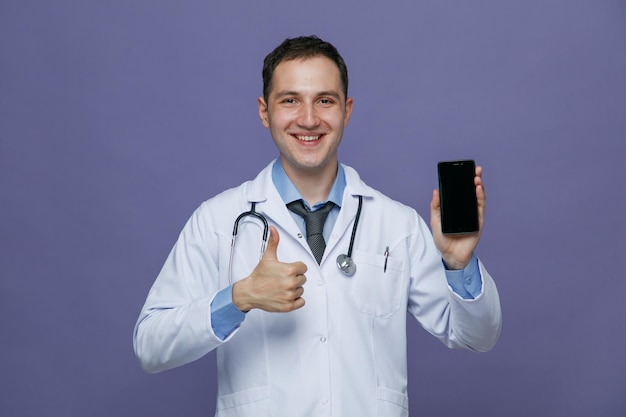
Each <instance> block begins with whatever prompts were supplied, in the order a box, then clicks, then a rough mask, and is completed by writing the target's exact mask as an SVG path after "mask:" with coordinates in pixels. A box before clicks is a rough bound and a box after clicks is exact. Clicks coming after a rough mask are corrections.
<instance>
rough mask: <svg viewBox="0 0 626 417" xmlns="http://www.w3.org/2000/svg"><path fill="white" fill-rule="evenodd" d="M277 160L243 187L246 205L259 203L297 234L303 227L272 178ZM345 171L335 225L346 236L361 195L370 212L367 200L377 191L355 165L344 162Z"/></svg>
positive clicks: (329, 246) (262, 210)
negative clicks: (300, 226) (367, 182)
mask: <svg viewBox="0 0 626 417" xmlns="http://www.w3.org/2000/svg"><path fill="white" fill-rule="evenodd" d="M274 162H275V160H274V161H272V162H271V163H270V164H269V165H267V166H266V167H265V168H264V169H263V170H262V171H261V172H260V173H259V174H258V175H257V177H256V178H255V179H254V180H252V181H249V182H247V183H246V184H245V186H244V193H243V194H244V198H245V200H246V205H247V206H248V207H249V206H250V204H251V203H257V211H259V212H260V213H262V214H263V215H264V216H265V217H266V218H267V219H268V221H269V222H270V223H273V224H275V225H280V227H281V228H282V229H284V230H285V231H286V232H287V233H290V234H293V235H296V234H297V233H299V231H300V229H299V228H298V225H297V224H296V223H295V222H294V220H293V218H292V216H291V214H290V213H289V210H288V209H287V206H286V205H285V204H286V203H285V202H284V201H283V200H282V198H281V197H280V194H279V193H278V190H277V189H276V187H275V186H274V183H273V181H272V165H273V164H274ZM342 166H343V169H344V171H345V174H346V188H345V190H344V193H343V201H342V205H341V210H340V212H339V216H338V217H337V221H336V222H335V226H334V228H333V232H332V235H333V236H344V235H346V234H348V235H349V234H350V233H348V228H349V227H351V226H352V224H353V221H354V218H355V217H356V212H357V208H358V201H359V199H358V196H363V211H364V212H365V211H367V204H368V200H371V199H372V197H374V193H375V192H374V190H373V189H372V188H371V187H369V186H367V185H366V184H365V183H364V182H363V181H362V180H361V178H360V176H359V174H358V173H357V172H356V170H354V169H353V168H351V167H349V166H347V165H343V164H342ZM338 242H339V239H332V240H331V241H329V242H327V250H332V246H334V245H336V244H337V243H338Z"/></svg>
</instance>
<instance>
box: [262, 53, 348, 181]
mask: <svg viewBox="0 0 626 417" xmlns="http://www.w3.org/2000/svg"><path fill="white" fill-rule="evenodd" d="M271 85H272V89H271V90H270V91H269V94H268V98H267V103H266V102H265V100H264V99H263V98H262V97H259V99H258V105H259V116H260V117H261V121H262V122H263V125H264V126H265V127H267V128H269V129H270V133H271V135H272V138H273V139H274V143H275V144H276V146H277V147H278V150H279V152H280V157H281V161H282V163H283V167H284V169H285V171H286V172H287V174H288V175H315V174H319V173H322V172H326V170H336V168H337V148H338V147H339V143H340V142H341V137H342V136H343V129H344V127H345V126H346V124H347V123H348V120H349V119H350V113H351V112H352V99H351V98H348V99H346V97H344V95H343V88H342V84H341V78H340V74H339V69H338V68H337V66H336V65H335V63H334V62H333V61H331V60H330V59H328V58H326V57H321V56H320V57H313V58H308V59H304V60H302V59H297V60H291V61H283V62H281V63H280V64H278V66H277V67H276V69H275V70H274V75H273V78H272V84H271Z"/></svg>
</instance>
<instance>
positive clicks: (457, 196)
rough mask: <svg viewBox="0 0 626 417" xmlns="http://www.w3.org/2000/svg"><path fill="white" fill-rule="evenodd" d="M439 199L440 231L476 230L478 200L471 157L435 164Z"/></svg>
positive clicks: (459, 231)
mask: <svg viewBox="0 0 626 417" xmlns="http://www.w3.org/2000/svg"><path fill="white" fill-rule="evenodd" d="M437 171H438V175H439V196H440V198H441V231H442V232H443V233H449V234H452V233H473V232H477V231H478V203H477V201H476V186H475V185H474V176H475V164H474V161H472V160H466V161H445V162H439V163H438V164H437Z"/></svg>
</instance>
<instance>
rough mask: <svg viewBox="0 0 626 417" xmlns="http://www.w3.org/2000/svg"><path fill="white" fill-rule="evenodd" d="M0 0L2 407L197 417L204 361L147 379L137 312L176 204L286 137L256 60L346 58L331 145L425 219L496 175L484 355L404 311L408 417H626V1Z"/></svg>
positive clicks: (237, 179) (209, 368) (231, 178)
mask: <svg viewBox="0 0 626 417" xmlns="http://www.w3.org/2000/svg"><path fill="white" fill-rule="evenodd" d="M242 3H244V2H237V1H234V2H226V1H184V2H170V1H126V0H125V1H121V0H109V1H100V2H94V1H74V2H72V1H69V0H60V1H54V2H52V1H43V0H39V1H37V0H34V1H23V0H22V1H20V0H2V1H1V2H0V219H1V220H0V239H1V240H0V326H1V330H2V336H1V342H0V385H1V386H0V388H1V389H0V415H2V416H94V417H98V416H111V415H115V416H118V417H125V416H145V415H150V416H155V417H156V416H173V415H178V416H182V415H185V416H208V415H212V414H213V411H214V404H215V364H214V362H215V356H214V355H213V354H209V355H208V356H207V357H205V358H203V359H201V360H200V361H198V362H195V363H193V364H191V365H187V366H184V367H181V368H178V369H175V370H171V371H168V372H164V373H161V374H157V375H148V374H145V373H143V372H142V371H141V370H140V369H139V366H138V365H137V362H136V360H135V357H134V354H133V352H132V342H131V340H132V329H133V325H134V323H135V320H136V318H137V315H138V313H139V309H140V307H141V305H142V304H143V302H144V299H145V296H146V294H147V291H148V289H149V287H150V285H151V284H152V282H153V280H154V278H155V277H156V275H157V273H158V271H159V269H160V268H161V265H162V263H163V261H164V259H165V257H166V255H167V253H168V252H169V249H170V248H171V246H172V244H173V243H174V241H175V239H176V237H177V235H178V233H179V231H180V230H181V228H182V226H183V224H184V222H185V221H186V219H187V218H188V216H189V215H190V214H191V212H192V211H193V210H194V209H195V208H196V207H197V206H198V205H199V204H200V202H201V201H203V200H204V199H206V198H209V197H211V196H212V195H214V194H216V193H217V192H219V191H221V190H223V189H224V188H227V187H232V186H235V185H238V184H239V183H241V182H242V181H244V180H246V179H249V178H251V177H253V176H254V175H255V174H256V173H257V171H259V170H260V169H261V168H262V167H263V166H265V165H266V164H267V163H268V162H269V160H270V159H271V158H273V157H274V156H275V155H276V151H275V149H274V147H273V144H272V142H271V140H270V137H269V134H268V132H267V131H266V130H265V129H263V127H262V126H261V123H260V121H259V120H258V117H257V109H256V97H257V96H258V95H259V94H260V92H261V78H260V70H261V62H262V59H263V57H264V56H265V54H267V53H268V52H269V51H270V50H271V49H272V48H273V47H274V46H276V45H277V44H278V43H280V42H281V41H282V40H283V39H284V38H286V37H290V36H296V35H300V34H312V33H315V34H318V35H320V36H321V37H323V38H326V39H328V40H330V41H331V42H333V43H334V44H335V45H336V46H337V47H338V48H339V50H340V51H341V52H342V54H343V55H344V58H345V59H346V61H347V63H348V67H349V69H350V77H351V79H350V81H351V85H350V94H351V95H352V96H353V97H354V99H355V107H354V113H353V118H352V120H351V123H350V126H349V127H348V128H347V130H346V134H345V137H344V143H343V145H342V150H341V153H340V158H341V160H342V161H343V162H346V163H348V164H350V165H352V166H354V167H355V168H357V169H358V170H359V171H360V173H361V175H362V177H363V178H364V179H365V180H366V181H367V182H368V183H369V184H371V185H373V186H374V187H376V188H379V189H381V190H383V191H384V192H386V193H387V194H389V195H390V196H392V197H394V198H396V199H398V200H400V201H402V202H405V203H407V204H410V205H412V206H414V207H415V208H416V209H418V211H419V212H420V213H422V215H424V216H425V217H426V218H428V211H427V210H428V201H429V199H430V194H431V190H432V189H433V188H434V187H435V186H436V174H435V165H436V162H437V161H438V160H440V159H453V158H465V157H471V158H475V159H476V160H477V161H478V162H479V163H480V164H482V165H483V166H484V168H485V176H484V177H485V183H486V188H487V195H488V213H487V216H488V217H487V225H486V230H485V234H484V236H483V240H482V241H481V244H480V246H479V250H478V254H479V256H481V258H482V259H483V260H484V261H485V263H486V264H487V266H488V268H489V270H490V271H491V273H492V274H493V275H494V277H495V278H496V281H497V283H498V286H499V290H500V294H501V301H502V306H503V314H504V328H503V331H502V336H501V339H500V342H499V344H498V345H497V346H496V348H495V349H494V350H493V351H492V352H490V353H488V354H474V353H470V352H464V351H454V350H448V349H446V348H444V347H443V346H442V345H441V344H439V342H437V341H436V340H434V338H432V337H431V336H430V335H428V334H426V332H424V331H423V330H422V329H421V328H420V327H419V325H418V324H417V323H415V322H414V321H412V322H411V323H410V325H409V329H408V331H409V335H410V346H409V348H410V352H411V358H410V385H409V391H410V402H411V409H412V411H413V413H412V414H414V415H425V416H450V415H455V414H460V413H461V412H462V410H467V409H469V410H470V411H469V412H468V413H466V414H464V415H470V416H557V415H559V416H565V415H567V416H570V417H572V416H574V417H578V416H580V417H583V416H585V417H587V416H591V415H593V416H623V415H626V395H624V393H625V389H626V388H625V387H626V359H625V358H626V326H625V324H624V323H625V313H626V311H625V310H626V308H625V307H624V305H625V303H624V293H625V291H626V278H625V277H624V273H623V270H624V267H623V265H622V262H621V261H622V260H624V256H625V255H626V253H625V249H626V238H625V235H626V226H625V225H626V221H625V220H624V214H625V213H626V187H625V183H626V181H625V179H624V178H625V174H626V172H625V171H626V170H625V168H624V163H623V160H624V158H625V157H626V145H625V143H626V138H625V135H624V132H626V81H625V80H626V78H625V77H626V47H625V45H626V2H625V1H623V0H613V1H609V0H586V1H585V0H526V1H523V2H504V1H497V0H474V1H447V2H446V1H443V2H442V1H435V0H429V1H422V0H420V1H413V0H410V1H409V0H406V1H392V2H375V3H373V4H371V5H367V4H366V3H365V2H362V1H356V0H352V1H336V0H332V1H330V0H321V1H317V2H312V3H311V2H306V3H304V2H303V3H300V2H296V1H286V0H280V1H272V2H246V3H247V4H242Z"/></svg>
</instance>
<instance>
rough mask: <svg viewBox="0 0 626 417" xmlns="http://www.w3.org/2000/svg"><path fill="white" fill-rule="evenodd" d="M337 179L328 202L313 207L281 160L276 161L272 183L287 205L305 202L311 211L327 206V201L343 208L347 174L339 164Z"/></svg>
mask: <svg viewBox="0 0 626 417" xmlns="http://www.w3.org/2000/svg"><path fill="white" fill-rule="evenodd" d="M337 165H338V168H337V178H335V182H334V183H333V187H332V188H331V189H330V193H329V194H328V200H326V201H320V202H318V203H317V204H315V205H314V206H313V207H309V204H308V203H307V202H306V200H304V198H302V194H300V191H298V189H297V188H296V186H295V185H294V184H293V182H291V180H290V179H289V177H288V176H287V173H286V172H285V170H284V169H283V165H282V164H281V162H280V159H277V160H276V161H274V166H273V167H272V181H273V182H274V186H276V189H277V190H278V193H279V194H280V197H281V198H282V199H283V201H284V202H285V204H289V203H291V202H292V201H295V200H303V201H304V204H305V206H307V208H309V209H313V210H317V209H318V208H319V207H321V206H323V205H324V204H326V202H327V201H332V202H333V203H335V205H336V206H338V207H341V200H342V199H343V192H344V190H345V188H346V174H345V172H344V170H343V167H342V166H341V164H337Z"/></svg>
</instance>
